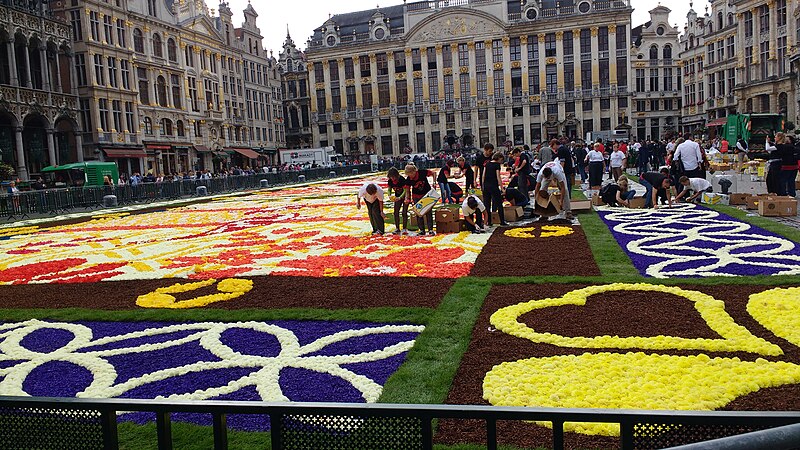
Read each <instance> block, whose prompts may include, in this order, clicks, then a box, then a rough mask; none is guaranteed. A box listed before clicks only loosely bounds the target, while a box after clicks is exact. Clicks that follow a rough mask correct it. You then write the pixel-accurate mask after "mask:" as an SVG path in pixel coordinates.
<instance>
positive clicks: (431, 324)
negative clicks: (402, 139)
mask: <svg viewBox="0 0 800 450" xmlns="http://www.w3.org/2000/svg"><path fill="white" fill-rule="evenodd" d="M365 180H374V181H375V182H377V183H379V184H381V185H382V186H384V187H385V183H384V182H385V177H381V176H374V175H373V176H367V177H362V178H354V179H349V180H344V181H341V180H339V181H332V182H327V183H312V184H309V185H306V186H299V187H291V188H283V189H272V190H263V191H256V192H252V193H248V194H245V195H237V196H227V197H222V198H215V199H210V200H209V199H206V200H209V201H205V202H200V203H195V204H191V205H188V206H186V205H183V206H177V207H174V208H171V209H163V210H153V211H147V212H139V213H131V212H121V213H98V214H97V215H95V216H94V217H91V218H80V219H72V218H69V219H62V218H58V217H57V218H54V222H53V224H48V223H36V224H28V225H25V226H14V225H12V224H9V225H6V226H0V395H22V396H64V397H80V398H94V397H114V398H130V399H170V400H243V401H298V402H356V403H364V402H384V403H433V404H437V403H449V404H477V405H496V406H532V407H557V408H611V409H617V408H624V409H629V408H630V409H646V410H647V409H676V410H725V409H728V410H755V411H765V410H766V411H769V410H775V411H777V410H780V411H787V410H788V411H800V332H799V331H798V330H800V319H798V317H800V249H799V248H798V245H800V244H798V243H797V242H798V237H799V236H800V233H799V232H797V231H796V230H794V231H793V230H791V229H788V228H787V227H784V226H782V225H779V224H773V223H771V222H768V221H765V220H763V219H762V220H760V221H759V220H750V219H749V218H747V217H744V216H742V215H737V212H736V211H733V210H726V209H724V208H715V209H713V210H712V209H707V208H703V207H694V206H685V205H684V206H680V207H677V208H672V209H659V210H627V209H610V208H600V209H599V211H597V212H590V213H587V214H581V215H580V216H579V222H580V225H577V224H572V223H566V222H564V223H560V222H558V221H554V222H547V221H538V222H533V223H524V222H520V223H516V224H512V226H510V227H504V228H496V229H494V230H493V231H492V232H491V233H486V234H470V233H467V232H462V233H455V234H439V235H437V236H425V237H416V236H414V237H412V236H394V235H391V236H381V237H373V236H369V232H370V230H371V228H370V225H369V221H368V219H367V213H366V210H365V209H364V208H362V209H361V210H357V209H356V207H355V192H356V191H357V189H358V188H359V187H360V186H361V185H362V184H363V183H364V181H365ZM385 212H386V214H387V216H391V214H390V213H391V211H390V208H389V205H387V208H386V211H385ZM737 217H739V218H737ZM393 230H394V226H393V225H392V224H387V231H390V232H391V231H393ZM762 275H768V276H769V277H766V276H762ZM172 419H173V422H175V423H174V424H173V438H174V442H175V446H176V447H180V448H192V449H202V448H209V447H211V446H212V443H211V441H209V440H208V439H209V438H208V436H209V431H208V426H209V425H210V424H211V417H210V416H206V415H201V414H183V413H181V414H173V415H172ZM154 421H155V417H154V416H153V415H149V414H144V413H121V414H120V416H119V422H120V425H119V429H120V433H121V436H120V439H121V443H122V444H127V445H123V446H127V447H131V448H133V447H135V448H139V447H140V443H142V442H144V441H146V440H148V439H150V438H152V436H153V434H154V428H155V425H154ZM227 424H228V427H229V428H230V429H231V430H233V432H232V434H231V439H232V441H231V446H232V447H235V448H263V447H264V445H263V443H264V442H265V441H264V440H263V433H264V432H269V419H268V418H267V417H266V416H257V415H245V416H236V415H233V416H231V417H229V418H228V421H227ZM549 427H550V424H549V423H526V422H513V421H501V422H498V440H499V443H500V444H501V445H511V446H515V447H519V448H540V447H547V446H550V445H552V430H551V429H550V428H549ZM564 429H565V431H566V447H567V448H584V449H585V448H598V449H606V448H618V447H619V428H618V427H617V426H616V425H614V424H588V423H567V424H565V427H564ZM328 431H329V432H331V433H334V434H336V433H338V431H337V430H335V429H331V430H328ZM315 432H325V430H316V431H315ZM671 432H672V430H663V433H664V435H665V436H672V435H671V434H670V433H671ZM434 436H435V441H436V442H437V443H438V444H440V445H442V448H443V449H447V448H450V446H454V447H453V448H460V447H458V445H459V444H462V443H468V444H476V445H479V446H480V445H483V444H485V439H486V429H485V424H484V422H482V421H469V420H466V421H453V420H440V421H439V422H438V425H437V429H436V430H435V434H434ZM676 436H677V435H676ZM259 439H261V441H259ZM266 439H268V437H267V438H266ZM675 443H676V445H677V444H678V443H680V442H677V441H676V442H675ZM142 445H143V444H142ZM147 448H150V447H147Z"/></svg>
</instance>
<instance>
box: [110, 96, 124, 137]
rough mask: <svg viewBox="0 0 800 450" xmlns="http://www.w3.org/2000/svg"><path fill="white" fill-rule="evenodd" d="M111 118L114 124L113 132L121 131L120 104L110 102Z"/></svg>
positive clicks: (116, 101)
mask: <svg viewBox="0 0 800 450" xmlns="http://www.w3.org/2000/svg"><path fill="white" fill-rule="evenodd" d="M111 117H112V119H113V122H114V131H122V102H121V101H119V100H114V101H112V102H111Z"/></svg>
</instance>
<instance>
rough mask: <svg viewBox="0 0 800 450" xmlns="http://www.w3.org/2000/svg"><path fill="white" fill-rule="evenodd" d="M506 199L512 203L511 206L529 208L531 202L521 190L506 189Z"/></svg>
mask: <svg viewBox="0 0 800 450" xmlns="http://www.w3.org/2000/svg"><path fill="white" fill-rule="evenodd" d="M504 197H505V199H506V200H508V202H509V203H511V206H528V204H529V203H530V202H531V201H530V199H529V198H528V197H525V196H524V195H522V192H520V191H519V189H506V194H505V196H504Z"/></svg>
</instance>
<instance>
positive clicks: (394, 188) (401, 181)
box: [387, 167, 408, 234]
mask: <svg viewBox="0 0 800 450" xmlns="http://www.w3.org/2000/svg"><path fill="white" fill-rule="evenodd" d="M387 175H388V176H389V195H390V196H392V197H394V226H395V228H396V229H395V230H394V234H400V233H402V232H403V231H405V232H406V233H408V203H406V201H405V194H406V191H405V189H406V179H405V178H404V177H403V176H402V175H400V171H398V170H397V169H396V168H394V167H392V168H391V169H389V173H388V174H387ZM401 211H402V214H403V228H402V230H401V229H400V213H401Z"/></svg>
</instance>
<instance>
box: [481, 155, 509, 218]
mask: <svg viewBox="0 0 800 450" xmlns="http://www.w3.org/2000/svg"><path fill="white" fill-rule="evenodd" d="M487 145H488V144H487ZM504 159H505V157H504V156H503V154H502V153H500V152H497V153H495V154H494V156H492V161H491V162H490V163H488V164H486V168H485V170H484V171H483V180H481V186H483V203H484V204H485V205H486V210H487V211H488V215H489V220H488V221H487V222H488V224H489V226H492V212H495V211H496V212H497V214H498V215H499V216H500V225H502V226H506V225H508V224H507V223H506V217H505V214H504V212H503V189H502V188H501V186H502V185H503V184H502V183H503V182H502V180H501V179H500V169H501V168H502V165H503V160H504Z"/></svg>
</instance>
